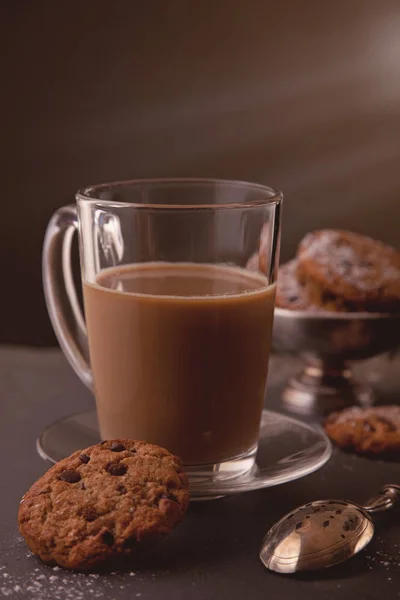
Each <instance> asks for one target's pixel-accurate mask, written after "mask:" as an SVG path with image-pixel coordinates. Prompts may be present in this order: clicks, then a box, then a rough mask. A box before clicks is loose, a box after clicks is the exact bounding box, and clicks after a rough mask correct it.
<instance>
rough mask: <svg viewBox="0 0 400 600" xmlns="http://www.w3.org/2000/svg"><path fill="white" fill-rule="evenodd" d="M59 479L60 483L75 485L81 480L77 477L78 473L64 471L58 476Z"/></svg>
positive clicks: (69, 470)
mask: <svg viewBox="0 0 400 600" xmlns="http://www.w3.org/2000/svg"><path fill="white" fill-rule="evenodd" d="M59 479H61V481H66V482H67V483H77V482H78V481H80V480H81V476H80V475H79V473H78V471H73V470H72V469H66V470H65V471H63V472H62V473H61V474H60V476H59Z"/></svg>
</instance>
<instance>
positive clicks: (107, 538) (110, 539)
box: [101, 531, 114, 546]
mask: <svg viewBox="0 0 400 600" xmlns="http://www.w3.org/2000/svg"><path fill="white" fill-rule="evenodd" d="M101 537H102V538H103V542H104V543H105V544H106V545H107V546H112V545H113V543H114V536H113V534H112V533H110V532H109V531H105V532H104V533H103V535H102V536H101Z"/></svg>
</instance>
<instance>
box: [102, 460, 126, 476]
mask: <svg viewBox="0 0 400 600" xmlns="http://www.w3.org/2000/svg"><path fill="white" fill-rule="evenodd" d="M127 470H128V467H127V466H126V465H124V464H123V463H117V462H115V463H109V464H108V465H107V466H106V471H107V472H108V473H110V475H125V473H126V472H127Z"/></svg>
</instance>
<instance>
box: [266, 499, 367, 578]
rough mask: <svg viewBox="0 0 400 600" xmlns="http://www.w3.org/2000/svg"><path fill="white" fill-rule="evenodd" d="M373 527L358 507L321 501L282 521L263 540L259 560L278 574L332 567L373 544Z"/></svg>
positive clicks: (305, 506) (301, 508)
mask: <svg viewBox="0 0 400 600" xmlns="http://www.w3.org/2000/svg"><path fill="white" fill-rule="evenodd" d="M373 534H374V525H373V523H372V521H371V518H370V517H369V516H368V514H367V512H366V511H365V510H364V509H363V508H362V507H361V506H358V505H357V504H354V503H351V502H344V501H343V502H342V501H340V500H318V501H316V502H310V503H309V504H305V505H304V506H300V507H299V508H298V509H297V510H296V511H294V512H292V513H290V514H289V515H287V516H286V517H283V519H281V520H280V521H279V522H278V523H277V524H276V525H275V526H274V527H272V529H271V530H270V531H269V532H268V533H267V535H266V536H265V538H264V541H263V545H262V549H261V552H260V558H261V561H262V563H263V564H264V566H266V567H267V568H268V569H270V570H272V571H277V572H278V573H295V572H298V571H309V570H316V569H321V568H324V567H329V566H332V565H335V564H337V563H340V562H342V561H344V560H346V559H347V558H350V557H351V556H353V555H354V554H356V553H357V552H359V551H360V550H362V549H363V548H365V546H366V545H367V544H368V543H369V542H370V540H371V538H372V536H373Z"/></svg>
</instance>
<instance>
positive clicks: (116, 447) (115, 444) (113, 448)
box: [110, 442, 126, 452]
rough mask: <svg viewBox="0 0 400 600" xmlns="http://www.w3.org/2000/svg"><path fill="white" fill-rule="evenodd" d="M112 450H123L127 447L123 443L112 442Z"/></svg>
mask: <svg viewBox="0 0 400 600" xmlns="http://www.w3.org/2000/svg"><path fill="white" fill-rule="evenodd" d="M110 450H112V452H123V450H126V448H125V446H123V445H122V444H117V443H116V442H114V444H111V446H110Z"/></svg>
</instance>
